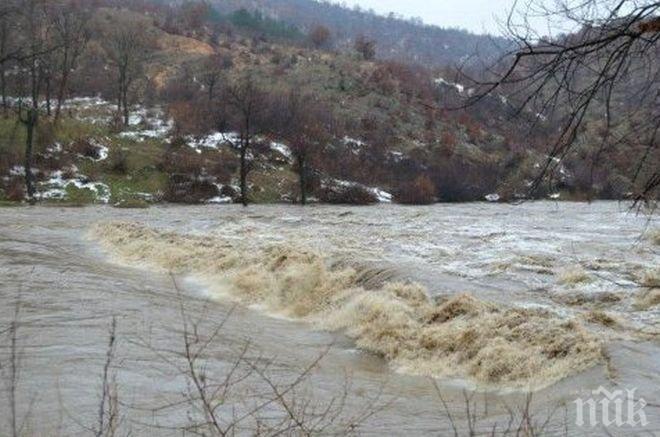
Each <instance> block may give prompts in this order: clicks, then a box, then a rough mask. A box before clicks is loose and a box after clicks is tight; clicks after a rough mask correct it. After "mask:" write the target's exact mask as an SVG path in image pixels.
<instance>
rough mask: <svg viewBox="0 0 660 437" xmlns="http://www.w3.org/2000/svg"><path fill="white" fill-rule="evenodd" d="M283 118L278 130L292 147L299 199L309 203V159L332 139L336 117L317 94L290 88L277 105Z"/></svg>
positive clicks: (280, 135) (278, 133) (317, 154)
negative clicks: (301, 92)
mask: <svg viewBox="0 0 660 437" xmlns="http://www.w3.org/2000/svg"><path fill="white" fill-rule="evenodd" d="M277 106H278V109H277V112H278V113H279V116H280V117H281V120H280V121H279V122H278V123H277V128H276V132H277V135H278V137H279V138H282V139H283V140H284V141H285V142H286V144H287V145H288V146H289V147H290V149H291V152H292V153H293V157H294V158H295V160H296V163H295V164H296V170H297V172H298V181H299V185H300V202H301V203H302V204H303V205H305V204H306V203H307V190H308V184H309V180H308V176H309V165H310V162H311V161H313V160H314V159H315V158H317V157H319V155H320V154H321V153H322V151H323V149H324V148H325V146H326V145H327V144H328V143H329V142H330V141H331V140H332V138H333V135H332V133H333V130H334V125H335V123H334V117H333V115H332V111H331V109H330V108H329V107H327V106H326V105H324V104H323V103H322V102H320V101H319V98H318V96H315V95H312V94H305V95H303V94H300V93H299V92H298V91H297V90H291V91H289V92H288V93H287V94H286V95H285V96H283V98H282V101H281V104H280V105H277Z"/></svg>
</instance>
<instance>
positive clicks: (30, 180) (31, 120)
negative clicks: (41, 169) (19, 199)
mask: <svg viewBox="0 0 660 437" xmlns="http://www.w3.org/2000/svg"><path fill="white" fill-rule="evenodd" d="M36 125H37V110H36V109H34V108H32V109H30V110H28V114H27V120H25V130H26V133H27V135H26V136H27V140H26V142H25V188H26V190H27V197H28V201H29V202H30V203H32V204H33V203H34V194H35V192H36V190H35V188H34V176H33V175H32V146H33V143H34V128H35V126H36Z"/></svg>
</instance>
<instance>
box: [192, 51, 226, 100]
mask: <svg viewBox="0 0 660 437" xmlns="http://www.w3.org/2000/svg"><path fill="white" fill-rule="evenodd" d="M232 65H233V61H232V60H231V57H230V56H228V55H222V54H219V53H216V54H213V55H211V56H209V57H208V58H206V59H205V60H204V61H203V62H202V66H201V69H200V72H199V80H200V82H201V83H202V84H203V85H204V86H205V87H206V92H207V94H208V98H209V102H212V101H213V97H214V91H215V90H216V87H217V86H218V83H219V82H220V81H221V80H222V77H223V75H224V74H225V72H226V71H227V70H229V69H230V68H231V67H232Z"/></svg>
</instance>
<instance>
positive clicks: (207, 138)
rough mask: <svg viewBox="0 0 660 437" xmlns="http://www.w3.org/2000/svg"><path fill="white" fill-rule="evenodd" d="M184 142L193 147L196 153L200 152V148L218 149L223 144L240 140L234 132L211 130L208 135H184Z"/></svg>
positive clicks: (231, 143) (231, 144)
mask: <svg viewBox="0 0 660 437" xmlns="http://www.w3.org/2000/svg"><path fill="white" fill-rule="evenodd" d="M185 140H186V144H188V146H189V147H191V148H193V149H195V151H197V153H202V149H218V148H220V147H222V146H224V145H230V146H233V145H234V144H237V143H238V142H239V140H240V135H239V134H238V133H236V132H217V131H216V132H211V133H210V134H208V135H203V136H194V135H188V136H187V137H185Z"/></svg>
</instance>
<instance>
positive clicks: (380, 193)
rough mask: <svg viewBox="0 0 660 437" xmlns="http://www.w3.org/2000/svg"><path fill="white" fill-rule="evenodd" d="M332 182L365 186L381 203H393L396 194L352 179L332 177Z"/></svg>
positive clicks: (341, 184)
mask: <svg viewBox="0 0 660 437" xmlns="http://www.w3.org/2000/svg"><path fill="white" fill-rule="evenodd" d="M330 181H331V183H332V184H334V185H338V186H340V187H360V188H363V189H365V190H367V191H369V192H370V193H372V194H373V195H374V196H376V199H378V201H379V202H381V203H392V200H393V199H394V196H393V195H392V194H391V193H388V192H387V191H385V190H382V189H380V188H376V187H367V186H366V185H363V184H361V183H359V182H352V181H345V180H341V179H330Z"/></svg>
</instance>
